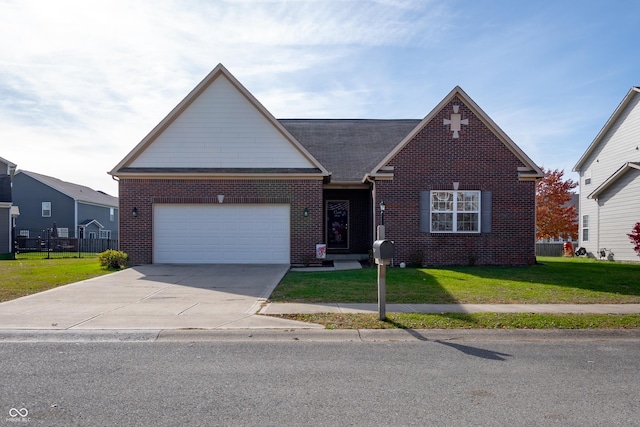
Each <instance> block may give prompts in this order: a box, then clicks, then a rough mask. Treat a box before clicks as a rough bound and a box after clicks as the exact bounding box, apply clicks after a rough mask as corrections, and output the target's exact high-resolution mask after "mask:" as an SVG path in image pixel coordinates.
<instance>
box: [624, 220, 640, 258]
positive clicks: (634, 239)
mask: <svg viewBox="0 0 640 427" xmlns="http://www.w3.org/2000/svg"><path fill="white" fill-rule="evenodd" d="M627 236H629V239H630V240H631V243H632V244H633V250H634V251H636V253H637V254H638V256H640V222H637V223H636V225H634V226H633V230H631V234H627Z"/></svg>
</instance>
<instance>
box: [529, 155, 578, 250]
mask: <svg viewBox="0 0 640 427" xmlns="http://www.w3.org/2000/svg"><path fill="white" fill-rule="evenodd" d="M542 171H543V172H544V178H542V179H541V180H540V181H538V182H537V184H536V239H554V238H561V239H568V238H571V239H573V240H576V239H577V238H578V212H577V211H576V207H575V206H574V205H572V204H570V203H569V202H570V201H571V195H572V192H571V190H573V189H574V188H576V187H577V186H578V183H577V182H574V181H572V180H571V179H567V180H564V179H563V177H564V170H558V169H555V170H553V171H552V170H545V169H544V168H543V169H542Z"/></svg>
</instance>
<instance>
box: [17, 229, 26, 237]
mask: <svg viewBox="0 0 640 427" xmlns="http://www.w3.org/2000/svg"><path fill="white" fill-rule="evenodd" d="M18 235H19V236H22V237H29V230H20V234H18Z"/></svg>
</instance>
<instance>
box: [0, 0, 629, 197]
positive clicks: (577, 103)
mask: <svg viewBox="0 0 640 427" xmlns="http://www.w3.org/2000/svg"><path fill="white" fill-rule="evenodd" d="M0 40H2V43H0V157H2V158H4V159H6V160H9V161H11V162H13V163H16V164H17V166H18V169H24V170H28V171H32V172H37V173H41V174H45V175H50V176H54V177H56V178H59V179H62V180H64V181H69V182H73V183H76V184H82V185H86V186H89V187H91V188H93V189H95V190H101V191H105V192H107V193H109V194H111V195H114V196H117V192H118V186H117V182H116V181H115V180H113V179H112V177H111V176H110V175H108V173H107V172H108V171H110V170H111V169H113V167H114V166H116V165H117V164H118V163H119V162H120V161H121V160H122V159H123V158H124V157H125V156H126V155H127V154H128V153H129V152H130V151H131V150H132V149H133V148H134V147H135V146H136V145H137V144H138V143H139V142H140V141H141V140H142V139H143V138H144V137H145V136H146V135H147V134H148V133H149V132H150V131H151V129H153V127H155V125H157V124H158V123H159V122H160V121H161V120H162V119H163V118H164V117H165V116H166V115H167V114H168V113H169V112H170V111H171V110H172V109H173V108H174V107H175V106H176V105H177V104H178V103H179V102H180V101H181V100H182V99H183V98H184V97H185V96H186V95H187V94H188V93H189V92H190V91H191V89H193V88H194V87H195V86H196V85H197V84H198V83H199V82H200V81H201V80H202V79H203V78H204V77H205V76H206V75H207V74H208V73H209V72H210V71H211V70H212V69H213V68H214V67H215V66H216V65H217V64H218V63H222V64H223V65H224V66H225V67H226V68H227V69H228V70H229V71H230V72H231V73H232V74H233V75H234V76H235V77H236V78H237V79H238V80H239V81H240V82H241V83H242V84H243V85H244V86H245V87H246V88H247V89H248V90H249V91H250V92H251V93H252V94H253V95H254V96H255V97H256V98H257V99H258V100H259V101H260V102H261V103H262V104H263V105H264V106H265V107H266V108H267V110H269V111H270V112H271V113H272V114H273V115H274V116H275V117H276V118H281V119H284V118H345V119H347V118H368V119H398V118H403V119H422V118H424V117H425V116H426V115H427V114H428V113H429V112H430V111H431V110H432V109H433V108H434V107H435V106H436V105H437V104H438V103H439V102H440V101H441V100H442V99H443V98H444V97H445V96H446V95H447V94H448V93H449V92H450V91H451V90H452V89H453V88H454V87H455V86H456V85H459V86H460V87H462V89H463V90H464V91H465V92H466V93H467V94H468V95H469V96H470V97H471V98H472V99H473V100H474V101H475V102H476V103H477V104H478V105H479V106H480V108H482V109H483V110H484V111H485V113H487V114H488V115H489V116H490V117H491V118H492V119H493V120H494V122H496V123H497V124H498V126H500V128H502V130H503V131H505V132H506V133H507V135H509V136H510V137H511V139H512V140H513V141H515V143H516V144H517V145H518V146H519V147H520V148H521V149H522V150H523V151H524V152H525V153H526V154H527V155H528V156H529V157H530V158H531V159H532V160H533V161H534V162H535V163H536V164H538V165H539V166H542V167H544V168H546V169H560V170H564V171H565V178H568V179H573V180H574V181H575V180H577V178H578V176H577V174H575V173H573V172H572V171H571V170H572V168H573V166H574V165H575V164H576V162H577V161H578V159H579V158H580V156H581V155H582V154H583V153H584V151H585V150H586V149H587V147H588V146H589V144H591V142H592V141H593V139H594V138H595V137H596V135H597V134H598V132H599V131H600V130H601V129H602V127H603V126H604V124H605V123H606V121H607V120H608V119H609V117H610V116H611V114H612V113H613V112H614V110H615V109H616V108H617V106H618V105H619V103H620V102H621V101H622V99H623V98H624V96H625V95H626V94H627V92H628V91H629V90H630V89H631V87H632V86H640V55H638V41H639V40H640V2H639V1H637V0H615V1H611V0H601V1H595V0H549V1H547V0H536V1H514V0H504V1H503V0H446V1H445V0H441V1H436V0H376V1H364V0H361V1H355V0H290V1H286V0H281V1H276V0H237V1H236V0H234V1H231V0H229V1H222V0H181V1H180V0H175V1H171V0H149V1H146V0H138V1H131V0H124V1H121V0H108V1H107V0H101V1H99V0H95V1H87V0H79V1H73V0H56V1H50V0H39V1H36V0H0Z"/></svg>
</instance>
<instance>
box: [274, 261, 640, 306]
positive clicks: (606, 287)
mask: <svg viewBox="0 0 640 427" xmlns="http://www.w3.org/2000/svg"><path fill="white" fill-rule="evenodd" d="M538 261H539V264H538V265H534V266H530V267H451V268H387V279H386V283H387V303H390V304H392V303H406V304H409V303H414V304H455V303H469V304H483V303H486V304H489V303H490V304H596V303H599V304H605V303H610V304H622V303H640V264H630V263H628V264H624V263H614V262H608V261H596V260H592V259H585V258H579V259H578V258H573V259H572V258H560V257H557V258H556V257H539V258H538ZM377 292H378V288H377V268H375V267H374V268H363V269H361V270H348V271H326V272H303V271H290V272H289V273H287V275H286V276H285V277H284V279H283V280H282V282H281V283H280V284H279V285H278V286H277V287H276V289H275V290H274V292H273V293H272V294H271V298H270V299H271V300H272V301H278V302H341V303H348V302H352V303H375V302H377V295H378V294H377Z"/></svg>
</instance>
